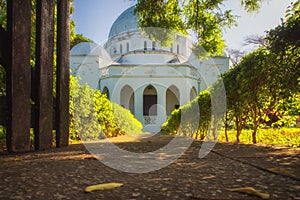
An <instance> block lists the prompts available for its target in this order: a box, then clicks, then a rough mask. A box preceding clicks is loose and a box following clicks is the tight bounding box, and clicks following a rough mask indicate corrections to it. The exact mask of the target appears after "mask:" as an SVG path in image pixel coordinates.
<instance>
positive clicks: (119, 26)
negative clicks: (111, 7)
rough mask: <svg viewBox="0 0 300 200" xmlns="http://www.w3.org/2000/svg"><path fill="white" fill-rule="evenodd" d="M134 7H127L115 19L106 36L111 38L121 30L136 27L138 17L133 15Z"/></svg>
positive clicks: (121, 31)
mask: <svg viewBox="0 0 300 200" xmlns="http://www.w3.org/2000/svg"><path fill="white" fill-rule="evenodd" d="M134 8H135V6H132V7H130V8H128V9H127V10H125V11H124V12H123V13H122V14H121V15H120V16H119V17H118V18H117V19H116V21H115V22H114V23H113V25H112V27H111V29H110V31H109V35H108V38H112V37H113V36H115V35H118V34H120V33H123V32H128V31H132V30H136V29H138V22H137V20H138V19H137V17H136V16H135V15H134Z"/></svg>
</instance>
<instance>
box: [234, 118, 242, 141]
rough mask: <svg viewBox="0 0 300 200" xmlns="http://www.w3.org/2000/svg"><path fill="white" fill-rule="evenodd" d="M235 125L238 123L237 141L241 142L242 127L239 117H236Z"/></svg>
mask: <svg viewBox="0 0 300 200" xmlns="http://www.w3.org/2000/svg"><path fill="white" fill-rule="evenodd" d="M235 125H236V142H238V143H239V142H240V138H239V137H240V134H241V128H240V123H239V120H238V118H236V119H235Z"/></svg>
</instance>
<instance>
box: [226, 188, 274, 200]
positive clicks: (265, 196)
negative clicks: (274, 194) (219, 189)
mask: <svg viewBox="0 0 300 200" xmlns="http://www.w3.org/2000/svg"><path fill="white" fill-rule="evenodd" d="M225 189H226V190H228V191H232V192H241V193H246V194H251V195H255V196H259V197H260V198H262V199H269V198H270V195H269V194H267V193H262V192H259V191H258V190H256V189H254V188H253V187H241V188H232V189H230V188H225Z"/></svg>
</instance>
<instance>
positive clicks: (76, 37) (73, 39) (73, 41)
mask: <svg viewBox="0 0 300 200" xmlns="http://www.w3.org/2000/svg"><path fill="white" fill-rule="evenodd" d="M72 23H73V22H71V24H72ZM70 41H71V42H70V49H72V48H73V47H74V46H75V45H77V44H79V43H81V42H93V40H91V39H88V38H86V37H85V36H84V35H82V34H76V33H75V35H71V38H70Z"/></svg>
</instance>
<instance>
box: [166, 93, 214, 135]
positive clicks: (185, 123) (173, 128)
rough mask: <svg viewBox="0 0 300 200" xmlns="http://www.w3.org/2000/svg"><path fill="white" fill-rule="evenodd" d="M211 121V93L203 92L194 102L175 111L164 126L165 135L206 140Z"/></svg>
mask: <svg viewBox="0 0 300 200" xmlns="http://www.w3.org/2000/svg"><path fill="white" fill-rule="evenodd" d="M210 119H211V100H210V92H209V91H208V90H205V91H203V92H201V93H200V94H199V95H198V96H197V97H196V98H195V99H194V100H193V101H191V102H189V103H188V104H186V105H184V106H181V107H180V108H179V109H177V110H174V111H173V112H172V113H171V116H170V117H169V118H168V120H167V121H166V122H165V123H164V124H163V126H162V130H161V131H162V132H163V133H165V134H177V135H186V136H190V137H193V138H196V139H204V137H205V136H206V133H207V131H208V128H209V126H210Z"/></svg>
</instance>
